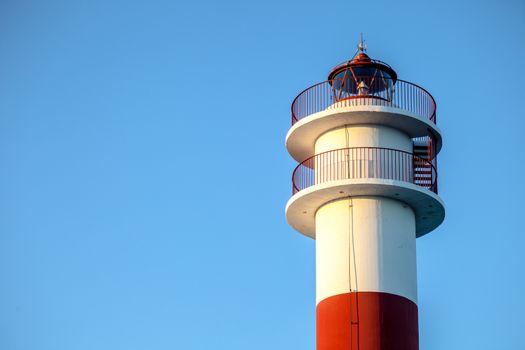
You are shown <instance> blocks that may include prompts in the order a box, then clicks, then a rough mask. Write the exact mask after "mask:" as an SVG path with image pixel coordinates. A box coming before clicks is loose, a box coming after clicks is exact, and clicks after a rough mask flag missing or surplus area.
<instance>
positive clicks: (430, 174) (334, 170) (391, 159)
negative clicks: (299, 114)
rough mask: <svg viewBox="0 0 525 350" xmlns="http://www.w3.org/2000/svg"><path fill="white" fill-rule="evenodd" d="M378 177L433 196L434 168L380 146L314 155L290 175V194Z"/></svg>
mask: <svg viewBox="0 0 525 350" xmlns="http://www.w3.org/2000/svg"><path fill="white" fill-rule="evenodd" d="M363 178H379V179H389V180H397V181H404V182H409V183H413V184H415V185H418V186H421V187H424V188H426V189H428V190H430V191H432V192H434V193H437V169H436V167H435V166H434V164H432V162H430V161H428V160H427V159H424V158H422V157H419V156H416V155H414V154H412V153H410V152H406V151H400V150H396V149H392V148H382V147H350V148H340V149H336V150H332V151H327V152H323V153H319V154H316V155H314V156H311V157H309V158H308V159H306V160H304V161H303V162H301V163H300V164H299V165H298V166H297V167H296V168H295V170H294V172H293V174H292V193H293V194H295V193H297V192H299V191H301V190H304V189H305V188H308V187H310V186H313V185H319V184H321V183H325V182H330V181H338V180H347V179H363Z"/></svg>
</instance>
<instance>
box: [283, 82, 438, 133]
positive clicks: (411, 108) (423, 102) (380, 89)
mask: <svg viewBox="0 0 525 350" xmlns="http://www.w3.org/2000/svg"><path fill="white" fill-rule="evenodd" d="M361 81H363V82H365V83H366V85H367V87H369V88H370V91H368V92H367V91H357V90H356V89H357V87H356V85H357V82H361ZM360 105H372V106H387V107H393V108H399V109H402V110H404V111H407V112H410V113H414V114H416V115H418V116H421V117H423V118H428V119H429V120H430V121H432V122H433V123H436V101H435V100H434V98H433V97H432V95H431V94H430V93H429V92H428V91H427V90H425V89H424V88H422V87H421V86H419V85H416V84H413V83H410V82H408V81H405V80H400V79H398V80H397V81H392V80H391V79H389V78H383V77H378V76H363V77H351V78H346V79H344V80H343V79H332V80H327V81H323V82H321V83H317V84H315V85H312V86H311V87H309V88H307V89H305V90H303V91H302V92H301V93H300V94H299V95H297V96H296V97H295V99H294V100H293V102H292V107H291V110H292V125H293V124H295V123H296V122H297V121H299V120H301V119H303V118H305V117H308V116H310V115H312V114H314V113H317V112H321V111H324V110H326V109H328V108H340V107H347V106H360Z"/></svg>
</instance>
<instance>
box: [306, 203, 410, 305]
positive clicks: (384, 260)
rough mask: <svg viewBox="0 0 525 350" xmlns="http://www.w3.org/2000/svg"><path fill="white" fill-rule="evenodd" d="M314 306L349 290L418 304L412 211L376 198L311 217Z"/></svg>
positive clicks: (334, 207)
mask: <svg viewBox="0 0 525 350" xmlns="http://www.w3.org/2000/svg"><path fill="white" fill-rule="evenodd" d="M315 219H316V257H317V264H316V270H317V271H316V272H317V297H316V299H317V303H319V302H320V301H322V300H324V299H325V298H327V297H330V296H333V295H337V294H342V293H348V292H349V291H360V292H364V291H373V292H385V293H391V294H396V295H400V296H403V297H405V298H408V299H410V300H412V301H413V302H414V303H417V284H416V276H417V274H416V234H415V218H414V212H413V211H412V209H411V208H410V206H408V205H406V204H404V203H402V202H399V201H397V200H393V199H388V198H381V197H357V198H352V199H348V198H346V199H341V200H337V201H334V202H331V203H328V204H326V205H324V206H322V207H321V208H320V209H319V210H318V211H317V213H316V218H315Z"/></svg>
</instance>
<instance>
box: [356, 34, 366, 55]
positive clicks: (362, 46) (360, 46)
mask: <svg viewBox="0 0 525 350" xmlns="http://www.w3.org/2000/svg"><path fill="white" fill-rule="evenodd" d="M357 49H358V50H359V51H360V52H365V51H366V50H367V49H368V47H367V46H366V44H365V41H364V40H363V33H361V40H360V41H359V44H357Z"/></svg>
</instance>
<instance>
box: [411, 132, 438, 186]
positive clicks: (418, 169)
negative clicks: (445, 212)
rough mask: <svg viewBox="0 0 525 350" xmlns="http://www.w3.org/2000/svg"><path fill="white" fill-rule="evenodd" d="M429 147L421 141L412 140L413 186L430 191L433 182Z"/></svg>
mask: <svg viewBox="0 0 525 350" xmlns="http://www.w3.org/2000/svg"><path fill="white" fill-rule="evenodd" d="M429 149H430V147H429V145H428V143H427V142H425V141H423V140H414V143H413V154H414V159H413V161H414V184H416V185H419V186H422V187H425V188H428V189H430V190H431V189H432V184H433V182H434V178H433V171H432V163H431V161H432V160H431V159H430V154H429Z"/></svg>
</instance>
